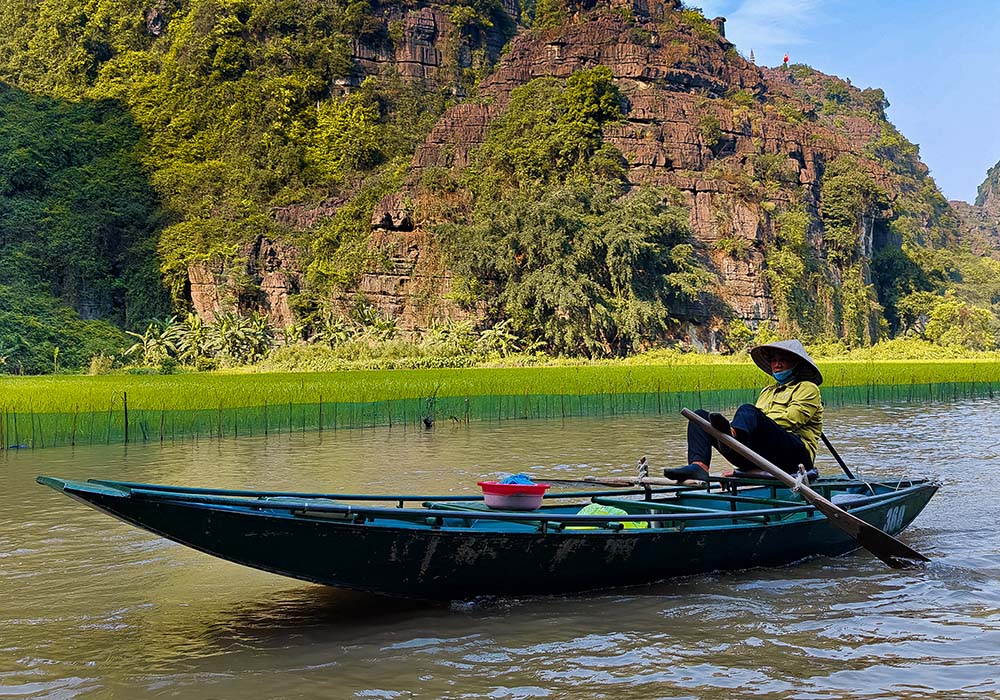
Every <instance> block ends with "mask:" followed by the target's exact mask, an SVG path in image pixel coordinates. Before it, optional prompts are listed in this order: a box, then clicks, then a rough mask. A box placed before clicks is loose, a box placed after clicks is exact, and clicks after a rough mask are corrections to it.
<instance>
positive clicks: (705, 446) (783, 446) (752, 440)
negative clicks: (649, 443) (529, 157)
mask: <svg viewBox="0 0 1000 700" xmlns="http://www.w3.org/2000/svg"><path fill="white" fill-rule="evenodd" d="M695 413H697V414H698V415H699V416H701V417H702V418H704V419H705V420H708V411H705V410H703V409H698V410H697V411H695ZM731 425H732V426H733V427H734V428H736V439H737V440H739V441H740V442H742V443H743V444H744V445H746V446H747V447H749V448H750V449H751V450H753V451H754V452H756V453H757V454H759V455H760V456H761V457H763V458H764V459H766V460H768V461H769V462H773V463H774V464H775V465H776V466H778V467H780V468H781V469H783V470H784V471H786V472H788V473H789V474H795V473H796V472H798V470H799V465H800V464H804V465H805V467H806V469H809V468H811V467H812V465H813V463H812V459H811V458H810V457H809V451H808V450H806V448H805V445H803V444H802V438H800V437H799V436H798V435H796V434H795V433H792V432H789V431H787V430H785V429H784V428H782V427H781V426H780V425H778V424H777V423H775V422H774V421H773V420H771V419H770V418H768V417H767V416H765V415H764V413H763V412H762V411H761V410H760V409H759V408H757V407H756V406H754V405H753V404H749V403H745V404H743V405H742V406H740V407H739V408H738V409H736V415H734V416H733V420H732V422H731ZM687 431H688V432H687V444H688V462H689V463H690V462H701V463H703V464H705V465H706V466H708V465H710V464H711V463H712V462H711V460H712V448H713V447H714V448H715V449H717V450H719V452H720V453H721V454H722V456H723V457H725V458H726V459H727V460H729V462H730V463H731V464H732V465H733V466H735V467H736V468H737V469H759V467H758V466H757V465H756V464H754V463H753V462H751V461H750V460H748V459H746V458H745V457H743V456H742V455H738V454H736V453H735V452H732V451H731V450H728V449H726V448H725V447H723V446H720V445H719V444H718V442H717V441H716V440H715V439H714V438H713V437H711V436H710V435H709V434H708V433H706V432H705V431H704V430H702V429H701V428H699V427H698V426H697V425H695V424H694V423H688V428H687Z"/></svg>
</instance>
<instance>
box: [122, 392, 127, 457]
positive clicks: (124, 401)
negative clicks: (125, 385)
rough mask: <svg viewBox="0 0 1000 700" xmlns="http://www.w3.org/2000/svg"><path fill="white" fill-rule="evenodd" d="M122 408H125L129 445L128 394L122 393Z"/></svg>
mask: <svg viewBox="0 0 1000 700" xmlns="http://www.w3.org/2000/svg"><path fill="white" fill-rule="evenodd" d="M122 406H124V407H125V444H126V445H127V444H128V392H127V391H123V392H122Z"/></svg>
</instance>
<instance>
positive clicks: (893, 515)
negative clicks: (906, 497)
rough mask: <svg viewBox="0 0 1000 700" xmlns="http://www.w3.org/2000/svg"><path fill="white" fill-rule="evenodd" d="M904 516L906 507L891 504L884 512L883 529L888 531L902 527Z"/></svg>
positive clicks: (894, 530)
mask: <svg viewBox="0 0 1000 700" xmlns="http://www.w3.org/2000/svg"><path fill="white" fill-rule="evenodd" d="M905 516H906V508H904V507H903V506H893V507H892V508H890V509H889V510H888V512H887V513H886V514H885V529H886V530H887V531H888V532H896V531H897V530H899V529H901V528H902V527H903V518H904V517H905Z"/></svg>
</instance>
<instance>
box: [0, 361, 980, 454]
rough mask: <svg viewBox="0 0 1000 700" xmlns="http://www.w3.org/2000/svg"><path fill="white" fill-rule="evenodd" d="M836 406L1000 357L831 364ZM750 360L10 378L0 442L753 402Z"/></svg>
mask: <svg viewBox="0 0 1000 700" xmlns="http://www.w3.org/2000/svg"><path fill="white" fill-rule="evenodd" d="M820 364H821V368H822V370H823V372H824V378H825V382H824V385H823V395H824V400H825V401H826V402H827V403H833V404H839V403H865V402H869V403H870V402H872V401H880V400H910V401H923V400H928V399H936V398H951V397H953V396H954V397H959V396H963V397H964V396H992V395H993V391H994V388H996V389H997V390H1000V362H992V361H980V360H976V361H971V360H954V361H939V362H928V361H899V362H849V361H848V362H844V361H841V362H832V361H827V362H822V363H820ZM766 381H767V377H766V376H765V375H764V373H763V372H761V371H760V370H759V369H757V367H755V366H754V365H752V364H750V363H749V362H744V363H730V364H722V363H719V362H718V361H712V362H710V363H706V364H687V363H686V364H676V365H583V366H556V367H517V368H463V369H428V370H398V369H397V370H364V371H361V370H359V371H344V372H329V373H274V374H260V373H258V374H250V373H198V374H177V375H103V376H94V377H91V376H41V377H14V376H5V377H2V378H0V445H2V447H3V448H9V447H21V448H23V447H28V448H38V447H47V446H52V445H71V444H87V443H90V444H93V443H112V442H124V441H132V442H136V441H154V440H160V441H162V440H173V439H177V438H184V437H194V436H211V437H221V436H233V435H237V436H238V435H248V434H269V433H272V432H274V433H281V432H288V431H292V430H317V429H318V430H337V429H344V428H353V427H365V426H378V425H397V424H400V425H406V424H413V425H417V424H419V423H420V422H421V421H424V419H430V420H458V421H469V420H504V419H513V418H527V417H532V418H534V417H540V418H544V417H567V416H585V415H609V414H610V415H615V414H621V413H657V412H659V413H662V412H665V411H676V410H678V409H679V408H680V407H681V406H682V405H687V406H692V405H694V406H706V407H710V408H711V407H712V406H719V407H725V406H733V405H736V404H739V403H743V402H746V401H751V402H752V401H753V399H754V398H755V396H756V394H757V392H758V391H759V390H760V388H761V387H762V386H763V385H764V384H765V383H766Z"/></svg>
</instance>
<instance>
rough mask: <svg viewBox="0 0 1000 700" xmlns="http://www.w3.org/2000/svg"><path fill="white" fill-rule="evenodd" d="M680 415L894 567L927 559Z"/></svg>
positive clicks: (688, 414) (694, 418) (692, 417)
mask: <svg viewBox="0 0 1000 700" xmlns="http://www.w3.org/2000/svg"><path fill="white" fill-rule="evenodd" d="M681 415H683V416H684V417H685V418H687V419H688V420H689V421H691V422H692V423H694V424H695V425H697V426H698V427H699V428H701V429H702V430H704V431H705V432H706V433H708V434H709V435H711V436H712V437H713V438H715V439H716V440H717V441H718V442H719V443H720V444H722V445H725V446H726V447H727V448H729V449H730V450H732V451H733V452H736V453H737V454H740V455H742V456H743V457H745V458H747V459H748V460H750V461H751V462H753V463H754V464H756V465H757V466H758V467H760V468H761V469H763V470H764V471H766V472H768V473H769V474H770V475H771V476H773V477H774V478H775V479H777V480H778V481H780V482H781V483H783V484H784V485H785V486H787V487H789V488H796V486H797V492H798V493H799V494H800V495H801V496H802V498H803V499H805V501H806V502H807V503H810V504H812V505H813V506H815V507H816V510H818V511H819V512H821V513H822V514H823V515H825V516H826V517H827V520H829V521H830V522H831V523H832V524H833V525H835V526H837V527H839V528H840V529H841V530H843V531H844V532H846V533H847V534H848V535H850V536H851V537H853V538H854V539H855V540H857V542H858V544H860V545H861V546H862V547H864V548H865V549H867V550H868V551H869V552H871V553H872V554H874V555H875V556H876V557H878V558H879V559H881V560H882V561H884V562H885V563H886V564H888V565H889V566H891V567H892V568H894V569H905V568H907V567H910V566H913V565H914V564H915V563H916V562H921V561H930V559H928V558H927V557H925V556H924V555H923V554H921V553H920V552H918V551H916V550H914V549H910V548H909V547H908V546H906V545H905V544H903V543H902V542H900V541H899V540H897V539H896V538H895V537H893V536H892V535H889V534H887V533H885V532H882V531H881V530H879V529H878V528H877V527H875V526H874V525H871V524H870V523H866V522H865V521H864V520H862V519H861V518H858V517H856V516H854V515H851V514H850V513H848V512H847V511H845V510H844V509H843V508H840V507H839V506H837V505H836V504H834V503H832V502H831V501H828V500H827V499H825V498H823V497H822V496H821V495H819V494H818V493H816V492H815V491H813V490H812V489H811V488H809V487H808V486H807V485H806V484H804V483H803V484H798V485H796V482H795V478H794V477H792V475H791V474H788V473H786V472H784V471H782V470H781V469H780V468H779V467H777V466H776V465H774V464H772V463H771V462H769V461H768V460H766V459H764V458H763V457H761V456H760V455H759V454H757V453H756V452H754V451H753V450H751V449H750V448H748V447H747V446H746V445H744V444H743V443H742V442H739V441H738V440H736V439H735V438H733V436H732V435H726V434H725V433H722V432H719V431H718V430H716V429H715V428H713V427H712V424H711V423H709V422H708V421H707V420H705V419H704V418H702V417H701V416H699V415H698V414H696V413H694V412H693V411H690V410H688V409H686V408H682V409H681Z"/></svg>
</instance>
